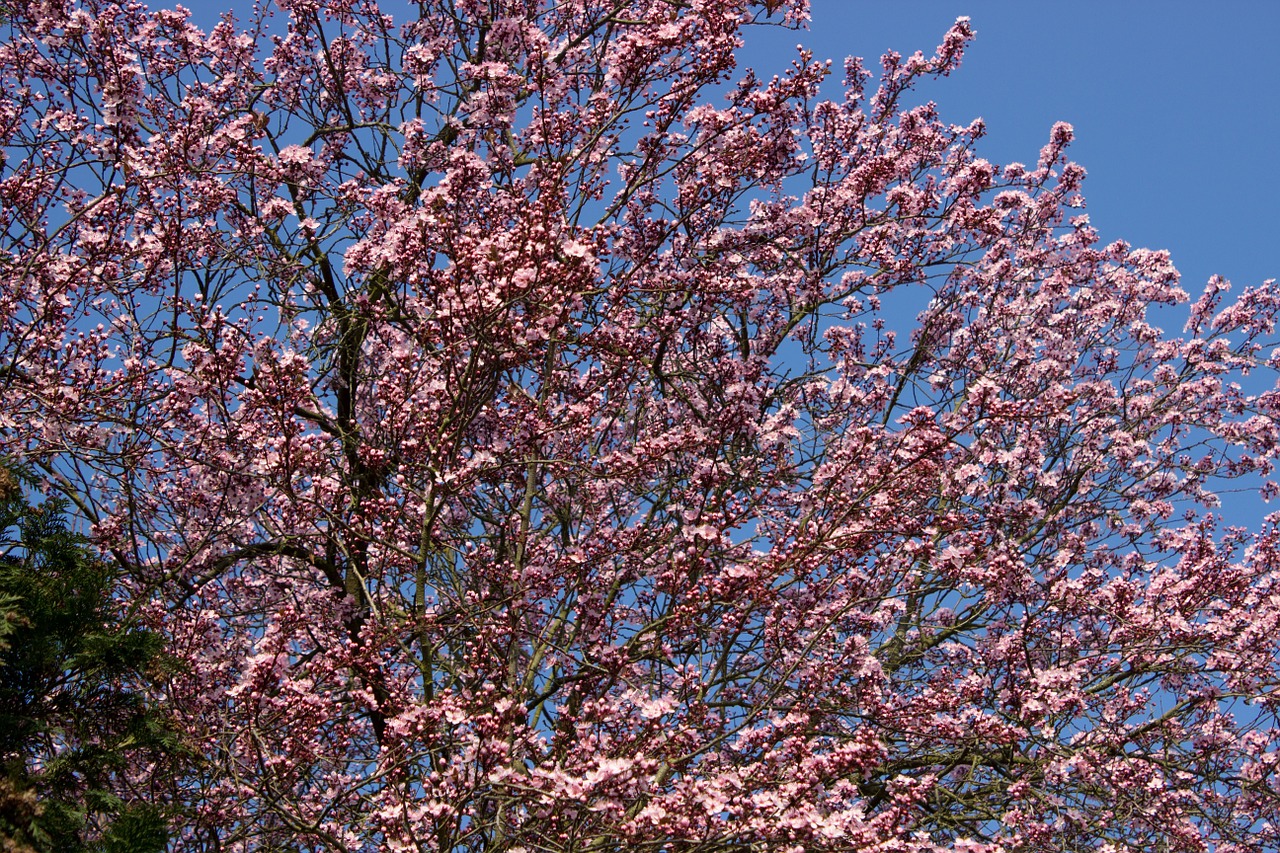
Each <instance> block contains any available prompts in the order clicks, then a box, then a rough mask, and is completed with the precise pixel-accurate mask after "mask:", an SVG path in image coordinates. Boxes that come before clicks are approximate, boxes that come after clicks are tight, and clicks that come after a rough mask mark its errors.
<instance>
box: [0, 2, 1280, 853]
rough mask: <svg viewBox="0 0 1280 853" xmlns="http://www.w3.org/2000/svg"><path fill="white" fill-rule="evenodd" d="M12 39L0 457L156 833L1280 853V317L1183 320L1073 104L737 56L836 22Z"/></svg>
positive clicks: (153, 23)
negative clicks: (127, 662) (1026, 132)
mask: <svg viewBox="0 0 1280 853" xmlns="http://www.w3.org/2000/svg"><path fill="white" fill-rule="evenodd" d="M7 5H8V7H9V11H7V12H5V13H4V14H5V15H6V25H7V27H8V28H9V30H10V32H9V35H8V37H7V38H6V39H4V40H3V42H2V43H0V85H2V86H3V90H2V93H0V135H2V137H3V142H2V145H3V155H2V156H3V159H4V166H3V172H2V173H0V223H2V224H3V232H2V233H3V242H2V243H0V355H2V356H3V358H2V359H0V381H2V382H3V395H4V405H3V407H0V451H3V452H4V453H6V454H8V455H9V456H11V457H14V458H21V459H24V460H27V461H28V462H29V463H31V464H33V465H37V466H39V467H40V468H41V469H42V470H43V471H44V472H45V475H46V476H47V479H48V485H49V487H50V488H52V489H55V490H58V491H59V492H61V493H63V494H65V495H67V496H68V497H70V498H71V499H72V501H73V502H74V503H75V505H76V506H77V507H79V510H80V511H81V512H82V513H83V515H84V516H85V517H86V518H87V520H88V521H89V522H91V523H92V525H93V531H94V535H95V537H96V542H97V543H98V545H99V546H100V548H101V549H102V550H103V552H104V553H105V554H106V555H108V556H109V557H110V558H112V559H113V560H114V561H115V562H116V563H117V564H118V566H119V567H120V569H121V570H122V571H123V572H125V573H126V577H127V584H126V589H125V590H124V592H125V593H126V594H127V595H128V596H130V597H131V603H132V604H133V605H134V606H135V607H136V608H138V609H140V610H141V611H142V612H143V613H144V615H145V616H146V618H147V619H148V621H149V622H150V623H151V625H152V627H153V628H154V629H157V630H159V631H161V632H163V634H164V635H165V636H166V637H167V641H168V648H169V651H170V653H171V654H172V655H174V656H175V658H176V664H175V666H174V667H173V668H172V674H171V675H170V681H171V684H170V685H169V687H168V689H167V691H166V694H165V700H166V702H167V704H168V706H169V708H170V710H171V713H172V715H173V716H174V717H175V719H176V720H177V721H178V723H179V724H180V726H181V730H182V731H183V732H184V735H185V737H186V739H187V742H188V745H189V747H190V748H191V749H192V750H194V751H195V753H196V754H198V755H199V756H200V760H199V761H198V762H197V763H196V764H195V765H194V767H193V769H191V771H190V772H189V773H188V774H187V775H184V776H181V777H179V778H167V777H160V778H157V777H155V776H146V775H145V774H146V768H135V770H136V773H135V774H134V776H133V777H130V778H126V779H123V780H122V782H121V784H128V785H132V786H134V789H135V790H147V791H150V792H151V795H152V796H154V797H156V798H158V799H161V800H164V801H166V802H170V803H172V804H173V805H174V808H175V809H176V810H177V811H175V812H174V814H176V815H180V817H177V818H175V828H176V831H177V832H178V836H177V837H176V838H175V841H174V843H173V847H174V849H175V850H182V851H197V850H208V851H213V850H244V851H250V850H268V849H295V850H308V851H321V850H324V851H374V850H389V851H410V850H413V851H425V850H433V851H463V850H474V851H509V852H510V853H517V851H570V850H572V851H606V850H610V851H611V850H629V851H630V850H634V851H655V853H656V851H658V850H671V851H675V850H685V851H730V850H734V851H742V850H770V851H774V850H796V851H799V850H806V851H828V850H829V851H854V850H856V851H873V850H883V851H918V852H919V853H923V851H941V850H957V851H969V853H977V851H989V853H996V851H1023V850H1026V851H1048V850H1080V851H1083V850H1108V851H1120V850H1162V851H1203V850H1208V849H1212V850H1215V851H1217V852H1218V853H1227V851H1235V853H1243V851H1247V850H1248V851H1254V850H1261V849H1275V846H1276V845H1277V844H1278V843H1280V839H1278V838H1277V830H1276V828H1275V826H1276V824H1275V823H1274V821H1275V820H1276V810H1277V794H1278V793H1280V792H1278V790H1277V777H1276V774H1275V769H1276V764H1277V752H1276V748H1277V731H1276V719H1275V709H1276V704H1275V701H1276V700H1275V695H1276V694H1275V690H1276V688H1277V686H1278V681H1280V679H1278V678H1277V657H1276V656H1277V643H1280V624H1278V617H1280V593H1278V591H1277V589H1276V586H1275V584H1276V578H1277V568H1278V567H1280V563H1278V562H1277V549H1280V533H1278V532H1277V530H1276V528H1275V526H1274V524H1273V523H1271V522H1268V523H1267V524H1266V525H1265V526H1264V527H1263V528H1262V529H1261V530H1258V531H1254V532H1252V533H1250V532H1246V531H1244V530H1241V529H1237V528H1232V527H1222V526H1221V521H1220V519H1219V518H1218V517H1217V516H1216V515H1214V514H1213V510H1214V508H1215V507H1216V506H1217V497H1216V495H1217V494H1218V493H1219V492H1220V491H1221V490H1222V489H1223V488H1225V487H1227V486H1228V485H1229V481H1231V480H1232V479H1233V478H1238V477H1241V476H1255V475H1257V474H1262V475H1264V476H1265V475H1269V474H1270V471H1271V465H1272V460H1273V458H1274V457H1275V455H1276V451H1277V435H1278V432H1277V421H1276V409H1277V400H1278V398H1277V396H1276V394H1275V392H1274V391H1272V390H1271V388H1272V386H1273V385H1274V380H1275V375H1274V373H1275V367H1276V366H1277V365H1276V362H1275V359H1274V357H1273V356H1272V355H1271V353H1270V352H1269V351H1267V350H1266V349H1264V348H1263V347H1264V344H1265V343H1266V342H1267V341H1268V340H1270V339H1271V337H1272V335H1273V332H1274V320H1275V315H1276V310H1277V296H1276V293H1275V291H1274V289H1273V288H1272V287H1271V285H1270V284H1267V285H1265V286H1263V287H1260V288H1257V289H1252V290H1246V291H1244V292H1243V294H1242V295H1241V296H1240V297H1239V299H1238V301H1236V302H1235V303H1234V304H1229V305H1228V304H1225V303H1223V302H1222V294H1223V293H1224V292H1225V291H1226V289H1227V285H1226V283H1225V282H1222V281H1218V280H1215V281H1213V282H1211V283H1210V285H1209V287H1208V289H1207V290H1206V291H1205V293H1204V295H1203V296H1202V297H1200V298H1199V299H1198V300H1197V301H1195V302H1194V303H1192V304H1191V306H1190V314H1189V319H1187V321H1186V327H1185V330H1184V331H1183V332H1182V333H1181V336H1180V337H1172V336H1169V335H1167V334H1165V333H1164V332H1163V331H1161V330H1160V329H1159V328H1156V327H1155V326H1154V325H1153V322H1154V318H1153V315H1152V309H1153V307H1159V309H1160V311H1159V313H1160V317H1161V318H1167V317H1171V316H1173V315H1174V313H1175V311H1174V310H1173V309H1171V308H1168V307H1166V306H1176V305H1178V304H1180V303H1183V302H1184V301H1185V300H1186V298H1187V297H1186V294H1185V293H1184V292H1183V291H1182V290H1181V289H1180V288H1179V283H1178V275H1177V273H1176V272H1175V270H1174V269H1173V267H1172V266H1171V265H1170V263H1169V258H1168V256H1167V254H1165V253H1163V252H1154V251H1147V250H1143V249H1134V248H1132V247H1130V246H1128V245H1126V244H1124V243H1114V244H1111V245H1105V246H1104V245H1100V244H1099V241H1098V239H1097V237H1096V234H1095V232H1094V231H1093V230H1092V228H1091V227H1090V225H1089V222H1088V219H1087V217H1085V216H1083V215H1081V214H1080V212H1079V210H1078V208H1080V207H1081V206H1082V205H1083V201H1082V200H1081V197H1080V195H1079V192H1080V189H1081V181H1082V179H1083V177H1084V172H1083V170H1082V169H1081V168H1080V167H1079V166H1077V165H1075V164H1073V163H1070V162H1068V161H1067V160H1066V159H1065V154H1064V151H1065V148H1066V147H1067V145H1068V143H1069V142H1070V140H1071V128H1070V127H1069V126H1067V125H1062V124H1060V125H1057V126H1055V127H1054V128H1053V129H1052V131H1051V133H1050V137H1049V141H1048V144H1047V145H1046V146H1045V147H1044V149H1043V150H1042V151H1041V152H1040V154H1039V157H1038V158H1037V159H1036V161H1035V162H1034V163H1033V164H1031V165H1026V166H1024V165H1022V164H1016V163H1014V164H1009V165H1006V166H997V165H994V164H992V163H989V162H987V161H986V160H984V159H982V158H980V157H979V156H978V155H977V154H976V153H975V143H976V142H977V140H978V139H979V138H980V136H981V135H982V132H983V128H982V125H981V123H980V122H975V123H973V124H970V125H968V126H956V125H951V124H948V123H946V122H945V121H943V119H942V118H941V117H940V115H939V111H938V109H937V108H936V107H935V106H934V105H933V104H932V103H924V104H921V103H920V102H919V100H918V99H917V98H916V97H915V96H914V93H913V87H914V86H915V85H916V84H917V83H919V82H920V81H922V80H924V79H925V78H930V77H938V76H945V75H947V74H949V73H950V72H952V71H953V70H955V69H956V67H957V66H958V65H959V63H960V59H961V53H962V49H963V47H964V45H965V44H966V43H967V41H968V40H969V39H970V37H971V35H972V32H971V30H970V26H969V22H968V21H967V20H966V19H960V20H959V21H957V22H956V24H955V26H954V27H953V28H952V29H951V30H950V31H949V32H948V33H947V34H946V36H945V37H944V40H943V42H942V44H941V45H940V46H939V48H938V49H937V51H936V52H935V53H934V54H933V55H932V56H925V55H923V54H915V55H913V56H907V57H903V56H900V55H898V54H893V53H891V54H888V55H886V56H885V57H884V59H883V63H882V65H883V68H882V70H881V72H880V74H879V78H878V83H875V84H874V85H873V86H872V88H870V89H864V87H866V86H868V84H869V82H870V80H871V78H872V75H871V74H870V73H869V72H868V71H866V70H864V68H863V67H862V66H861V65H860V64H859V63H858V62H857V61H855V60H850V61H849V62H848V63H846V65H845V68H844V87H843V93H842V95H841V96H840V97H839V98H837V99H836V100H827V99H824V96H823V95H822V94H821V93H820V85H821V84H822V83H823V81H824V80H825V79H826V78H827V77H828V76H829V75H830V74H831V73H832V69H831V66H830V65H829V64H828V63H825V62H820V61H815V59H814V58H813V57H812V56H811V55H810V54H808V53H806V52H804V51H800V52H799V53H798V54H797V55H796V57H795V60H794V62H792V64H791V65H790V67H789V68H788V69H787V70H786V72H785V73H783V74H781V75H779V76H777V77H772V78H770V79H763V78H758V77H756V76H755V75H754V74H752V73H751V72H749V71H744V70H742V69H740V68H738V67H737V66H736V62H735V55H736V54H737V52H738V51H739V49H740V48H741V46H742V44H743V38H744V36H745V35H746V34H748V33H749V29H750V28H749V25H753V24H761V23H768V22H772V23H782V24H787V25H797V24H799V23H800V22H802V21H803V20H804V19H805V17H806V8H805V7H806V3H805V2H804V0H786V2H783V0H773V2H767V3H762V2H751V3H749V2H745V0H692V2H671V0H607V2H606V0H557V2H544V1H543V0H487V2H478V0H451V2H444V0H424V2H420V3H416V4H409V6H410V7H411V10H412V11H413V14H414V17H412V18H410V19H409V20H408V21H401V20H399V19H398V18H397V17H394V16H392V15H388V14H384V13H383V12H382V11H381V10H379V9H378V8H377V7H376V6H375V4H374V3H373V2H371V0H361V1H360V2H356V0H280V2H278V3H277V4H275V5H274V6H271V5H269V4H268V5H266V7H265V9H264V10H263V11H262V12H260V13H255V16H254V17H252V18H250V19H248V20H246V21H242V22H237V21H236V20H234V19H233V18H232V17H230V16H227V17H226V18H225V19H224V20H223V21H222V22H221V23H219V24H218V25H217V26H215V27H213V28H212V29H211V30H209V31H207V32H205V31H201V30H199V29H197V28H196V26H195V25H193V24H192V22H191V21H190V18H189V15H188V13H187V12H185V11H182V10H180V9H178V10H173V11H157V12H150V11H147V10H146V9H144V8H143V7H141V6H139V5H136V4H126V5H116V4H113V3H107V2H101V0H85V2H78V3H73V2H70V0H46V2H32V3H29V4H7ZM396 11H397V13H399V12H403V11H404V10H401V9H397V10H396ZM1184 314H1185V312H1184ZM913 318H914V319H913ZM1180 321H1181V319H1180V320H1179V322H1180ZM904 328H907V329H911V331H910V332H909V334H907V333H901V334H895V330H901V329H904ZM1246 376H1247V379H1246V378H1244V377H1246ZM1255 479H1256V476H1255ZM1250 488H1253V485H1251V486H1250ZM1268 488H1270V487H1268Z"/></svg>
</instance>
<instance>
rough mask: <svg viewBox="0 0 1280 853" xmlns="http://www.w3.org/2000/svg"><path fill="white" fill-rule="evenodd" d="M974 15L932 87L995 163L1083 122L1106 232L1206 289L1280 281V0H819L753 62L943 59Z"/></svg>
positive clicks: (1190, 286) (1093, 213)
mask: <svg viewBox="0 0 1280 853" xmlns="http://www.w3.org/2000/svg"><path fill="white" fill-rule="evenodd" d="M960 15H968V16H969V17H970V18H971V20H972V23H973V26H974V28H975V29H976V30H977V40H976V41H975V42H974V44H973V45H972V46H971V47H970V50H969V51H968V53H967V54H966V56H965V61H964V65H963V66H962V67H961V69H960V71H959V72H958V73H957V74H956V75H954V76H953V77H951V78H949V79H947V80H942V81H939V82H937V83H936V84H931V85H930V86H929V87H928V88H926V89H925V90H923V94H924V96H925V97H926V98H927V99H930V100H934V101H936V102H937V103H938V105H939V107H940V108H941V112H942V115H943V116H944V117H945V118H947V119H948V120H950V121H953V122H956V123H961V124H963V123H967V122H968V121H969V120H970V119H972V118H974V117H976V116H982V117H983V118H984V119H985V120H986V123H987V130H988V136H987V138H986V140H984V141H983V143H982V144H981V146H980V151H982V153H983V154H984V156H986V157H987V158H988V159H990V160H993V161H995V162H1007V161H1010V160H1020V161H1024V162H1029V161H1030V162H1033V161H1034V160H1035V156H1036V153H1037V152H1038V151H1039V150H1040V146H1042V145H1043V144H1044V143H1045V141H1046V140H1047V139H1048V134H1049V128H1050V127H1051V126H1052V125H1053V123H1054V122H1055V121H1067V122H1070V123H1071V124H1072V125H1074V126H1075V129H1076V142H1075V143H1074V144H1073V145H1072V148H1071V153H1072V156H1073V158H1074V159H1075V160H1076V161H1077V162H1079V163H1080V164H1081V165H1083V166H1084V167H1085V168H1086V169H1087V170H1088V172H1089V178H1088V180H1087V181H1086V183H1085V190H1084V193H1085V196H1086V198H1087V200H1088V213H1089V216H1090V219H1091V221H1092V222H1093V225H1094V226H1095V227H1097V228H1098V229H1099V230H1100V231H1101V233H1102V236H1103V238H1104V239H1106V240H1111V239H1116V238H1123V239H1125V240H1127V241H1129V242H1130V243H1133V244H1134V245H1137V246H1146V247H1149V248H1153V249H1169V250H1170V251H1171V252H1172V254H1173V260H1174V263H1175V264H1176V265H1177V266H1178V268H1179V269H1180V270H1181V271H1182V273H1183V286H1184V287H1185V288H1186V289H1187V290H1188V291H1191V292H1192V293H1196V292H1198V291H1199V289H1200V287H1201V286H1202V284H1203V283H1204V281H1205V280H1206V279H1207V278H1208V277H1209V276H1210V275H1212V274H1215V273H1217V274H1220V275H1223V276H1225V277H1226V278H1228V279H1230V280H1231V281H1232V283H1233V285H1234V290H1235V291H1236V292H1238V291H1239V290H1240V289H1242V288H1243V287H1245V286H1248V285H1253V284H1258V283H1260V282H1262V281H1263V280H1264V279H1267V278H1280V50H1278V46H1280V2H1274V0H1253V2H1243V0H1219V2H1216V3H1212V4H1209V3H1197V2H1186V0H1163V2H1154V0H1072V2H1070V3H1066V2H1050V0H1034V2H1014V0H1001V1H1000V2H996V0H909V1H908V0H903V2H861V1H860V0H813V23H812V26H811V28H810V31H809V32H807V33H781V32H775V33H759V34H757V35H764V36H766V38H764V39H760V40H758V41H757V42H756V43H755V44H753V45H749V46H748V52H747V55H746V57H745V59H746V60H747V62H749V63H750V64H751V65H754V66H756V67H758V68H759V69H760V70H761V71H764V70H765V68H766V66H770V65H772V66H773V67H778V66H779V64H780V63H784V62H787V61H789V60H790V58H791V57H792V56H793V55H794V52H793V51H794V45H795V44H796V43H797V42H803V43H804V44H805V45H806V46H808V47H810V48H812V49H813V51H814V53H815V55H816V56H818V57H826V58H832V59H835V60H836V62H837V65H838V64H839V62H840V61H841V60H842V59H843V58H844V57H845V56H847V55H850V54H853V55H857V56H862V57H864V58H865V59H866V60H867V65H868V67H870V68H875V67H877V66H878V61H877V60H878V57H879V56H880V54H881V53H883V52H884V51H885V50H886V49H890V48H892V49H894V50H897V51H899V52H900V53H903V54H909V53H911V52H913V51H915V50H918V49H923V50H924V51H926V53H929V52H932V49H933V47H934V46H935V45H937V43H938V42H939V40H940V39H941V36H942V34H943V33H944V32H945V31H946V30H947V28H948V27H949V26H950V25H951V23H952V22H953V21H954V20H955V19H956V18H957V17H958V16H960ZM1170 331H1176V330H1172V329H1171V330H1170Z"/></svg>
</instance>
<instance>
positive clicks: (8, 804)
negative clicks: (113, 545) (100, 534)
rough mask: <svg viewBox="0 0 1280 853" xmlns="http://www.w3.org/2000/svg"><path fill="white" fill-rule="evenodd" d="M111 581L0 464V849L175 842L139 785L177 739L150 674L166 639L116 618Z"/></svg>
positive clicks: (135, 849) (138, 850)
mask: <svg viewBox="0 0 1280 853" xmlns="http://www.w3.org/2000/svg"><path fill="white" fill-rule="evenodd" d="M115 581H116V577H115V575H114V574H113V572H112V571H111V569H110V568H109V567H108V565H107V564H106V563H105V562H103V561H101V560H99V559H96V558H95V557H94V555H93V554H92V553H91V551H90V550H89V549H88V547H87V544H86V542H85V540H84V538H83V537H81V536H79V535H78V534H76V533H74V532H73V531H72V530H70V529H69V528H68V524H67V519H66V505H65V502H64V501H62V500H59V499H49V500H46V501H44V502H43V503H42V504H39V505H31V504H29V503H27V501H26V500H25V499H24V496H23V494H22V489H21V486H20V480H19V475H15V473H14V472H12V471H10V470H7V469H0V613H2V614H3V617H2V618H0V851H4V853H28V851H45V850H48V851H58V853H71V851H81V850H85V851H89V850H93V851H103V853H116V851H119V853H124V851H129V853H145V851H153V850H161V849H163V847H164V846H165V844H166V842H167V836H168V834H167V830H166V828H165V822H164V815H163V812H162V810H161V809H160V808H159V806H158V805H157V804H156V803H154V802H152V798H151V797H149V796H148V794H147V793H146V792H145V791H144V790H141V788H140V785H139V780H141V779H144V778H145V777H146V773H145V771H146V769H147V767H148V765H150V764H151V763H153V761H154V759H156V758H158V757H160V756H162V755H163V754H164V753H165V752H166V751H169V748H171V747H172V744H171V743H170V742H169V740H170V739H169V737H168V734H167V733H166V731H165V728H164V726H163V725H162V721H161V717H160V715H159V712H158V710H157V709H156V707H155V706H154V703H152V702H150V701H149V700H148V698H147V693H146V683H147V672H148V671H149V669H151V668H152V667H153V666H154V664H155V663H156V662H157V660H158V654H159V651H160V638H159V637H158V636H157V635H156V634H154V633H151V632H147V631H143V630H139V629H138V628H136V627H135V626H133V625H131V624H130V623H129V622H128V620H126V619H123V618H122V617H121V616H120V614H119V613H118V612H117V609H116V607H115V604H114V602H113V597H112V589H113V585H114V583H115Z"/></svg>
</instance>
